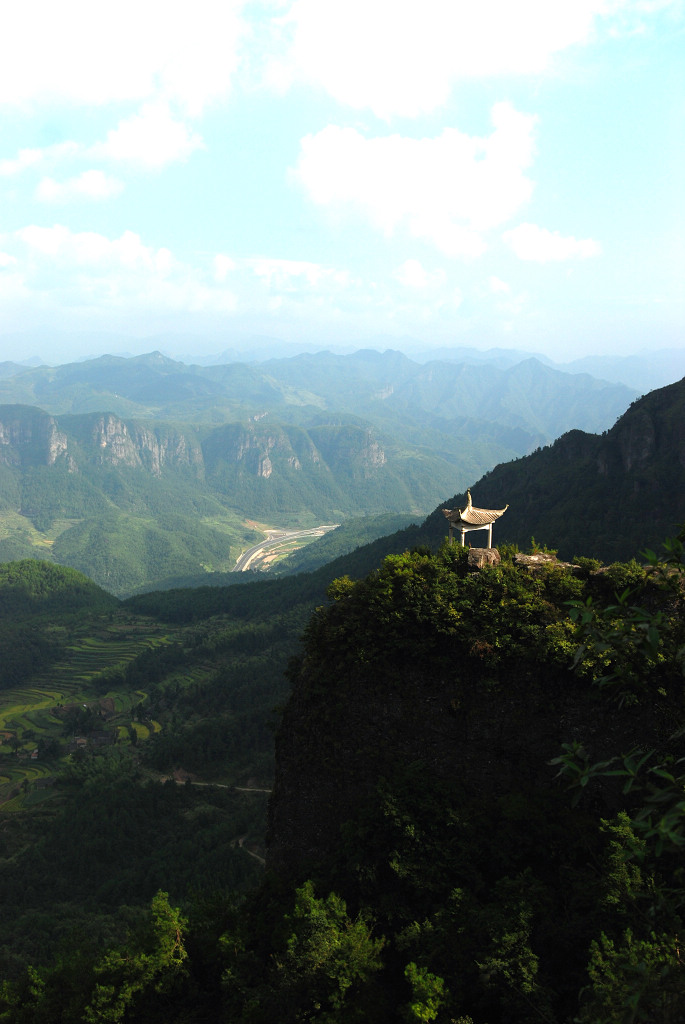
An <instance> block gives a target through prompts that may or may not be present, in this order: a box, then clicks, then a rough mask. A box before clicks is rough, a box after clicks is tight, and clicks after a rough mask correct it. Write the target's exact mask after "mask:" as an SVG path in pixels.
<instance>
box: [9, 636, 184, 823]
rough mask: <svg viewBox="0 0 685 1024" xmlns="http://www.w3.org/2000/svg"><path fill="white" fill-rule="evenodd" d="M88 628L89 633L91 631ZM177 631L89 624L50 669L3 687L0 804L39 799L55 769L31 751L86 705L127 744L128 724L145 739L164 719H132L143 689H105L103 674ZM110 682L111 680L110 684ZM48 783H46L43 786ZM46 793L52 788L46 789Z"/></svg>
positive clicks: (56, 733)
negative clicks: (45, 780)
mask: <svg viewBox="0 0 685 1024" xmlns="http://www.w3.org/2000/svg"><path fill="white" fill-rule="evenodd" d="M86 631H87V632H86ZM173 639H174V636H173V634H171V633H169V632H168V631H164V630H162V628H161V627H159V626H156V625H153V624H150V625H149V626H147V627H141V626H140V624H139V623H133V624H132V623H130V622H122V621H116V620H115V621H114V622H112V623H111V624H110V625H108V626H106V627H101V628H100V629H99V630H98V631H97V633H94V632H93V627H92V624H91V625H90V626H85V627H84V630H83V635H82V636H80V637H79V636H78V635H77V636H76V637H75V638H74V640H73V641H72V643H71V644H70V645H69V646H68V648H67V650H68V656H67V657H66V658H64V659H63V660H61V661H59V662H57V663H55V664H53V665H52V666H51V667H50V669H49V671H46V672H42V673H40V674H39V675H36V676H34V677H33V678H32V679H29V680H27V681H26V682H25V683H23V684H22V685H21V686H16V687H13V688H11V689H7V690H3V691H0V805H2V808H3V811H10V810H13V809H18V808H19V807H21V806H23V805H24V803H25V802H28V801H29V799H32V800H33V799H35V797H36V796H37V794H38V792H43V787H42V786H38V787H37V786H36V783H37V782H38V781H39V780H40V779H45V778H47V777H49V776H50V774H51V769H50V767H49V765H47V764H41V763H40V762H39V761H38V760H36V758H35V756H34V757H33V758H32V754H33V753H34V751H36V749H37V745H38V744H39V743H40V741H41V740H44V741H48V740H51V739H54V740H57V739H59V738H61V737H62V736H63V734H64V725H65V715H66V714H68V713H69V711H71V710H75V709H79V708H87V709H90V710H91V711H94V712H98V713H101V714H102V715H103V716H104V717H105V718H106V719H107V725H108V726H109V727H110V731H111V728H112V727H114V729H115V730H116V734H117V736H118V739H119V741H124V742H128V740H129V738H130V733H129V726H131V727H132V728H133V729H134V730H135V733H136V736H137V740H139V741H144V740H145V739H147V738H148V736H149V735H150V731H151V730H152V731H155V732H156V731H158V730H159V728H160V726H159V723H150V724H149V725H143V724H142V723H131V722H130V713H131V709H132V707H134V706H135V705H137V704H139V703H140V702H141V701H142V700H144V699H145V697H146V694H145V692H144V690H141V689H137V690H135V691H129V692H126V693H118V692H110V691H106V692H103V683H105V680H106V676H105V677H103V673H106V672H107V671H111V670H113V669H115V670H120V669H123V668H125V666H126V665H127V664H128V663H129V662H130V661H132V660H133V659H134V658H135V657H136V655H138V654H140V653H141V652H142V651H144V650H146V649H149V648H150V647H158V646H161V645H163V644H168V643H171V642H172V641H173ZM105 685H106V684H105ZM43 785H44V784H43ZM45 791H46V792H47V787H45Z"/></svg>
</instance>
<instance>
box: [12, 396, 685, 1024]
mask: <svg viewBox="0 0 685 1024" xmlns="http://www.w3.org/2000/svg"><path fill="white" fill-rule="evenodd" d="M683 387H684V382H681V383H680V384H677V385H673V386H671V387H670V388H665V389H662V391H660V392H654V393H652V394H651V395H649V396H647V398H645V399H642V400H641V401H639V402H636V403H635V404H634V405H633V406H632V407H631V408H630V409H629V410H628V412H627V413H626V414H625V415H624V416H623V417H621V419H620V420H619V421H618V422H617V423H616V425H615V426H614V427H613V428H612V429H611V430H609V431H607V432H606V434H604V435H602V436H599V435H586V434H581V433H580V432H578V431H574V432H571V434H568V435H566V436H565V437H563V438H561V439H559V441H557V442H556V443H555V444H553V445H551V446H549V447H548V448H543V449H540V450H539V451H537V452H534V453H533V454H532V455H530V456H527V457H526V458H525V459H521V460H518V461H517V462H514V463H512V464H507V465H504V466H501V467H497V468H496V469H495V470H493V471H492V472H491V473H490V474H487V475H486V477H484V478H483V479H482V480H481V481H480V482H479V483H478V484H477V485H474V488H473V490H474V502H475V503H476V504H478V505H481V506H483V505H485V506H489V507H502V506H503V505H504V504H505V503H506V502H507V501H508V502H509V503H510V508H509V509H508V511H507V513H506V514H505V516H503V517H502V518H501V519H500V520H499V521H498V522H497V524H496V528H495V533H496V536H495V541H496V543H497V544H498V546H499V554H500V556H501V560H500V561H499V562H496V563H495V564H492V565H488V566H485V567H482V568H478V567H477V564H476V562H475V560H474V559H473V558H472V555H471V553H470V551H469V549H468V548H462V547H461V546H460V545H458V544H454V545H448V544H446V543H445V533H446V524H445V519H444V516H443V514H442V509H441V508H438V509H436V510H435V512H434V513H432V514H431V515H430V516H429V517H428V518H427V519H426V520H425V522H424V523H422V524H421V525H409V526H406V527H404V528H403V529H399V530H398V531H397V532H395V533H391V534H389V535H388V536H380V537H379V536H378V533H377V529H378V525H379V524H378V523H376V524H373V523H369V524H368V529H367V528H365V527H364V526H362V525H359V526H353V525H351V524H350V525H349V526H345V527H343V528H342V529H341V530H340V531H339V532H338V531H334V532H332V533H330V534H328V535H327V536H326V537H325V538H323V539H322V540H321V541H318V542H316V543H314V544H312V545H311V547H310V548H309V550H308V551H306V552H303V553H301V554H299V555H297V556H295V557H294V558H293V559H292V562H291V568H292V570H293V571H296V572H298V574H296V575H280V576H276V575H274V576H272V577H269V576H268V575H267V576H266V577H263V576H261V575H258V574H249V573H248V574H242V577H243V580H242V585H240V586H235V585H233V586H204V587H195V588H193V589H184V588H178V587H176V588H172V589H167V590H164V591H158V592H152V593H144V594H139V595H137V596H133V597H129V598H127V599H126V600H124V601H122V600H119V599H117V598H116V597H113V596H112V595H111V593H108V592H107V591H106V590H103V589H101V588H100V587H98V586H97V585H96V584H94V583H93V582H92V581H91V580H89V579H87V578H86V577H85V576H83V575H81V574H80V573H79V572H77V571H75V570H73V569H67V568H65V567H61V566H59V565H55V564H54V563H53V562H51V561H45V560H44V561H35V560H28V559H27V560H23V561H17V562H10V563H9V564H6V565H2V566H0V642H1V643H2V652H3V656H2V661H1V662H0V892H1V896H2V900H3V906H4V912H5V921H6V922H8V921H9V922H11V927H9V928H7V927H6V928H5V929H4V931H3V939H2V941H1V942H0V971H1V973H2V976H3V978H4V979H5V981H4V983H3V984H2V987H1V988H0V1021H4V1022H6V1024H15V1022H16V1024H23V1022H29V1021H30V1022H32V1024H33V1022H34V1021H35V1022H37V1024H53V1022H54V1024H77V1022H78V1024H81V1022H87V1024H92V1022H99V1021H102V1022H123V1024H139V1022H140V1024H143V1022H145V1024H148V1022H150V1024H154V1022H155V1021H164V1022H165V1024H166V1022H169V1024H200V1022H209V1021H212V1022H216V1021H225V1022H226V1024H229V1022H230V1024H241V1022H242V1024H272V1022H273V1021H276V1020H278V1021H282V1022H284V1024H288V1022H291V1021H292V1022H293V1024H294V1022H296V1021H312V1022H315V1021H318V1022H321V1024H333V1022H338V1021H339V1022H342V1021H345V1022H346V1024H347V1022H348V1021H355V1020H356V1021H360V1022H372V1021H373V1022H374V1024H385V1022H387V1024H391V1022H392V1024H395V1022H402V1021H405V1022H407V1021H408V1022H412V1021H428V1022H430V1021H436V1022H437V1024H530V1022H532V1021H546V1022H548V1024H637V1022H653V1024H675V1022H680V1021H681V1020H682V1019H683V1018H684V1017H685V976H684V975H683V967H682V960H681V953H680V945H679V941H680V940H679V936H681V935H682V930H683V920H682V913H683V912H682V907H683V904H684V902H685V880H684V878H683V874H682V866H681V861H682V847H683V846H684V845H685V817H684V814H685V801H684V800H683V787H684V785H685V772H684V771H683V764H685V758H684V757H683V750H682V732H683V729H684V728H685V722H684V720H683V711H684V709H683V685H682V684H683V675H684V669H685V662H684V660H683V652H684V651H685V615H684V612H685V608H684V606H683V602H684V600H685V547H684V544H685V533H682V532H680V533H678V529H679V528H680V527H679V524H682V522H683V520H685V507H684V506H683V495H685V487H684V486H682V479H683V478H682V474H683V470H684V467H685V460H684V458H683V450H682V437H683V434H682V422H683V409H684V405H683V402H684V401H685V394H684V392H683ZM0 468H3V467H0ZM7 469H8V467H7V466H5V467H4V470H7ZM10 469H11V467H10ZM67 476H68V473H65V480H67ZM38 479H39V476H38V475H36V476H35V480H38ZM108 479H109V485H108V486H109V487H110V494H111V495H116V496H117V500H118V501H120V502H121V503H122V507H123V505H126V504H127V503H128V505H129V507H133V506H135V503H136V501H138V498H139V497H140V493H141V492H140V491H139V490H137V488H136V486H133V481H134V477H132V476H131V477H127V476H126V473H122V474H113V475H111V476H110V477H109V478H108ZM12 480H15V476H14V475H13V473H12V472H11V471H10V472H9V475H7V481H8V489H6V491H5V492H4V493H5V495H6V496H9V497H8V500H13V499H12V489H11V486H9V485H11V484H12ZM82 484H83V481H81V484H80V485H79V486H81V487H82ZM67 485H68V486H71V484H68V481H67V482H66V483H65V486H67ZM65 493H66V492H65ZM80 493H82V495H85V493H86V491H85V490H83V488H82V490H81V492H80ZM36 494H37V495H38V494H39V492H38V491H36ZM179 494H183V495H184V497H183V499H182V501H181V503H180V506H179V508H180V509H181V511H182V510H183V508H184V507H186V508H187V510H189V511H190V512H192V507H191V506H192V502H193V501H200V502H202V501H204V500H205V497H203V496H202V495H201V494H199V492H197V493H193V490H192V488H188V489H187V490H186V491H184V492H179ZM171 495H172V491H170V490H168V488H167V487H166V485H165V484H163V483H161V484H160V487H159V489H156V490H155V489H154V488H153V490H152V491H151V492H150V495H149V496H148V497H147V498H146V499H145V500H146V501H148V502H151V503H152V504H155V503H157V505H158V509H157V511H158V512H159V513H160V516H161V517H162V518H160V522H161V521H162V519H163V516H166V517H167V520H166V521H167V522H168V523H169V535H170V537H172V536H173V535H174V533H175V531H176V527H177V526H178V523H175V522H174V520H173V516H174V515H176V514H178V509H177V508H175V509H174V513H173V514H170V511H169V505H170V504H171ZM98 500H100V499H99V498H97V497H96V496H95V494H94V493H93V501H94V502H95V504H97V501H98ZM186 500H187V501H188V502H191V504H189V505H188V506H183V502H184V501H186ZM37 502H38V504H40V501H39V500H38V499H37ZM152 504H149V505H148V506H147V508H148V511H150V510H151V509H152ZM463 504H464V498H463V496H462V495H456V496H455V497H454V498H453V499H451V500H449V501H447V502H445V503H444V505H445V506H446V507H450V508H454V507H460V506H463ZM199 508H200V506H197V508H196V511H198V510H199ZM8 514H9V513H8ZM146 514H147V513H146ZM98 515H100V513H98ZM98 515H96V516H94V523H95V522H96V521H97V518H98ZM388 523H391V524H392V525H390V526H389V528H390V529H392V528H393V526H394V527H395V528H396V527H397V526H399V525H401V523H398V522H397V521H395V520H391V519H390V520H388ZM62 525H64V524H62ZM225 525H226V524H224V527H223V528H225ZM110 526H111V530H112V533H113V534H114V535H116V528H115V524H114V523H111V524H110ZM589 526H591V527H592V529H589ZM78 528H80V529H83V528H84V527H83V526H80V527H78ZM69 532H70V531H68V530H62V533H61V534H60V536H62V537H65V538H66V537H67V536H68V534H69ZM669 532H670V535H671V536H672V537H673V538H674V539H672V540H670V541H668V542H667V543H666V544H665V545H663V544H662V539H663V538H664V537H666V536H668V535H669ZM531 533H534V535H535V537H537V542H532V544H531V536H530V535H531ZM201 536H202V535H201V532H200V531H199V532H198V539H201ZM374 536H375V538H376V539H372V538H373V537H374ZM474 536H476V537H477V536H478V535H471V538H470V539H473V538H474ZM155 538H156V539H155V540H154V542H153V540H152V536H150V537H148V540H147V541H146V545H147V546H145V545H144V546H142V547H141V546H140V545H139V543H138V537H137V535H136V533H135V532H133V533H132V534H131V536H130V544H129V547H130V550H131V553H132V556H133V559H134V560H136V559H137V560H139V561H140V560H142V559H143V558H144V557H145V554H146V552H147V554H149V555H150V557H155V552H157V553H158V554H159V555H160V557H161V554H160V553H162V554H163V550H164V549H163V547H162V548H157V547H156V544H157V543H158V541H159V538H158V535H157V534H155ZM86 539H87V543H88V544H89V545H90V546H91V547H92V548H93V551H94V552H95V553H97V552H98V547H99V541H98V537H97V536H96V535H95V534H91V535H88V536H87V538H86ZM54 540H55V543H57V541H58V540H59V537H55V539H54ZM121 542H122V543H124V544H125V543H126V533H125V531H124V532H123V533H121ZM355 543H358V544H359V546H358V547H357V548H356V549H355V550H350V548H352V547H354V544H355ZM545 544H549V545H553V547H554V548H557V547H558V549H559V552H560V554H561V556H562V557H563V558H564V559H568V561H560V560H559V559H558V558H557V557H556V555H555V553H554V552H553V551H550V550H548V549H546V548H545ZM649 545H651V546H652V547H653V548H654V551H656V552H657V553H656V554H655V553H654V552H652V551H649V550H647V551H645V547H647V546H649ZM317 547H320V550H319V552H318V553H317ZM523 549H526V550H530V551H531V554H530V555H525V554H522V550H523ZM631 556H637V557H638V558H639V561H635V560H634V558H632V557H631ZM616 557H621V558H623V559H629V560H628V561H621V562H615V561H614V558H616ZM330 558H334V560H333V561H328V560H327V559H330ZM602 558H603V559H604V560H605V561H606V562H608V563H610V564H608V565H603V564H602V562H601V560H600V559H602ZM321 563H325V564H321ZM317 565H318V567H316V566H317ZM315 567H316V568H315ZM306 568H312V569H313V571H310V572H303V571H302V570H303V569H306ZM180 578H183V572H181V574H180ZM300 638H302V640H300ZM286 669H287V671H286ZM274 736H275V744H274ZM274 747H275V750H274ZM270 793H271V795H270V796H269V794H270ZM267 801H268V813H267Z"/></svg>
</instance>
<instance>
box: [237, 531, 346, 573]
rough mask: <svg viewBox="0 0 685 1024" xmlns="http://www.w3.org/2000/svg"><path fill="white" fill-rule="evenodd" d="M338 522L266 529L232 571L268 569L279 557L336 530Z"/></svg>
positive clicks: (290, 553) (285, 555)
mask: <svg viewBox="0 0 685 1024" xmlns="http://www.w3.org/2000/svg"><path fill="white" fill-rule="evenodd" d="M339 525H340V524H339V523H333V524H330V525H328V526H315V527H313V528H312V529H308V530H274V529H266V530H265V533H266V540H263V541H261V542H260V543H259V544H254V545H253V546H252V547H251V548H248V549H247V551H244V552H243V553H242V554H241V555H240V557H239V558H238V561H237V562H236V563H235V566H234V567H233V571H234V572H247V571H248V570H249V569H253V570H254V569H261V570H265V569H270V568H271V567H272V566H273V564H274V562H275V561H277V560H278V559H279V558H284V557H287V556H288V555H292V554H294V553H295V552H296V551H299V550H300V548H302V547H303V546H304V545H305V544H307V543H311V542H312V541H314V540H318V538H320V537H323V536H325V534H326V533H328V532H329V531H330V530H336V529H337V528H338V526H339Z"/></svg>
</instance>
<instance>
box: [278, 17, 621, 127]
mask: <svg viewBox="0 0 685 1024" xmlns="http://www.w3.org/2000/svg"><path fill="white" fill-rule="evenodd" d="M634 6H636V4H635V3H632V2H631V0H518V2H517V3H512V2H511V0H479V2H477V3H474V2H473V0H423V2H422V3H421V4H420V5H419V4H416V3H414V2H410V0H296V2H295V3H294V4H293V5H292V7H291V9H290V11H289V12H288V14H287V16H286V17H284V18H283V20H282V30H283V36H284V38H287V39H288V40H289V41H290V51H289V53H288V55H287V56H285V57H284V56H282V55H279V56H278V57H277V58H276V59H275V60H274V62H273V65H272V67H271V69H270V72H269V77H270V79H271V81H272V82H276V83H278V84H280V86H281V87H282V88H283V87H285V86H287V84H289V83H290V82H292V81H296V80H298V79H299V80H304V81H308V82H310V83H315V84H317V85H319V86H320V87H321V88H323V89H324V90H325V91H326V92H327V93H329V95H331V96H332V97H334V98H335V99H336V100H338V101H339V102H340V103H344V104H346V105H348V106H351V107H355V108H357V109H365V108H366V109H371V110H373V111H374V112H375V113H376V114H377V115H378V116H379V117H384V118H389V117H391V116H393V115H402V116H406V117H415V116H417V115H419V114H421V113H425V112H427V111H431V110H434V109H435V108H436V107H438V106H440V105H441V104H443V103H444V102H445V100H446V99H447V97H448V95H449V92H450V90H451V88H452V87H453V85H454V84H455V83H456V82H458V81H459V80H460V79H463V78H483V77H486V76H495V75H505V74H540V73H541V72H543V71H545V70H546V69H547V68H548V67H549V66H550V64H551V62H552V60H553V58H554V56H555V55H556V54H558V53H560V52H561V51H563V50H565V49H567V48H568V47H570V46H573V45H576V44H580V43H587V42H589V41H590V40H591V39H592V38H593V36H594V34H595V32H596V31H597V26H598V21H600V20H601V19H602V18H604V17H606V18H607V19H611V17H613V16H614V15H615V14H616V13H620V12H622V11H623V10H624V9H625V8H631V7H634ZM637 6H639V3H638V4H637Z"/></svg>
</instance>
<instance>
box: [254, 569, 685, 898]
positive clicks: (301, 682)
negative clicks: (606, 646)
mask: <svg viewBox="0 0 685 1024" xmlns="http://www.w3.org/2000/svg"><path fill="white" fill-rule="evenodd" d="M440 557H442V556H440ZM445 557H447V556H445ZM388 562H389V563H391V565H390V568H387V565H388V563H386V566H384V567H383V568H382V569H381V570H380V572H379V573H378V574H377V575H376V576H375V577H369V578H368V580H366V581H362V582H360V583H358V584H355V585H352V584H349V586H348V591H347V593H343V594H342V596H341V597H339V598H338V600H337V601H336V603H335V604H334V605H333V606H332V607H330V608H329V609H327V610H325V611H320V612H319V613H317V617H316V618H315V619H314V620H313V624H312V626H310V629H309V632H308V635H307V640H306V646H305V653H304V656H303V658H302V661H301V663H300V664H299V666H298V668H297V670H296V671H295V672H294V673H293V676H292V679H293V690H292V695H291V697H290V700H289V702H288V705H287V707H286V710H285V713H284V716H283V720H282V725H281V727H280V729H279V732H278V736H277V742H276V765H277V768H276V782H275V787H274V792H273V797H272V800H271V805H270V820H269V847H268V856H267V867H268V868H269V869H271V870H272V871H274V872H275V873H276V874H278V875H279V876H281V877H283V878H286V879H288V880H289V881H296V882H297V881H300V880H302V879H303V878H306V877H308V876H309V875H311V876H312V877H317V878H321V877H326V872H335V871H337V870H342V869H341V867H340V865H341V863H342V862H343V861H345V862H346V863H347V867H346V868H345V869H344V870H345V871H350V870H352V871H353V872H354V871H356V869H354V868H351V867H350V865H354V863H357V862H359V863H361V862H363V861H364V858H365V854H364V852H363V849H362V847H363V844H364V839H363V836H364V834H365V833H364V829H365V828H370V827H371V826H370V824H369V818H368V815H369V808H370V807H371V806H372V805H373V802H374V798H375V797H376V795H377V793H378V790H379V786H389V787H390V788H391V789H392V787H393V785H395V784H397V785H398V786H399V787H400V788H401V783H397V780H398V779H401V777H402V775H403V773H406V772H407V770H408V769H410V768H413V770H415V771H416V772H417V773H418V776H419V778H421V779H423V784H424V785H425V793H426V800H427V802H428V800H429V797H430V794H431V792H432V790H433V788H435V787H438V789H439V791H440V792H442V793H452V794H453V800H454V801H455V804H462V805H464V806H466V805H469V806H470V807H471V808H473V807H476V808H477V807H478V805H495V806H498V807H500V806H501V808H502V811H503V813H504V815H505V817H506V816H507V814H508V813H512V814H514V815H515V814H516V813H517V811H516V807H517V802H519V801H520V800H521V799H522V794H526V793H533V792H535V793H537V794H538V796H539V795H540V794H545V793H546V794H550V797H549V798H550V799H551V800H553V801H559V800H561V801H562V802H563V799H564V798H563V792H562V790H561V789H560V787H559V784H558V783H557V782H556V781H555V771H556V770H555V769H554V768H552V767H551V766H550V761H551V760H552V759H553V758H554V757H557V756H558V755H559V754H560V752H561V750H562V745H563V744H564V743H573V742H575V741H578V742H581V743H582V744H583V746H584V748H585V750H586V751H587V752H588V754H589V757H590V758H591V760H592V759H593V758H594V759H595V760H600V759H602V758H604V757H608V756H611V755H613V754H616V753H619V752H621V751H624V752H625V751H628V750H631V749H633V748H634V747H635V745H636V744H637V743H638V742H640V743H642V742H645V743H646V744H647V746H657V745H658V743H660V742H665V741H666V740H667V737H668V736H669V735H670V732H671V731H672V729H671V724H669V723H671V722H672V711H671V712H669V711H667V710H666V708H665V706H663V707H661V706H659V705H658V704H654V703H653V702H651V701H644V702H641V703H640V704H639V705H638V704H635V706H631V705H630V704H629V702H623V703H619V702H618V701H616V700H610V699H606V700H603V701H600V700H598V693H597V690H596V688H594V687H592V686H591V685H589V684H588V682H587V679H586V680H585V681H584V680H583V678H579V677H578V676H576V675H575V674H574V673H573V671H572V667H571V662H572V655H573V650H574V649H575V647H574V644H573V643H572V642H569V637H570V632H569V633H567V632H565V628H566V627H563V626H562V625H561V623H562V622H563V620H564V619H566V621H567V622H568V621H569V620H568V618H567V616H568V611H567V608H566V606H565V601H566V599H567V598H568V597H569V596H570V595H571V593H572V592H574V590H578V588H579V587H581V586H582V585H581V584H580V583H579V582H578V581H576V582H573V581H574V579H575V578H574V576H573V574H572V573H571V572H570V570H568V569H565V568H564V567H562V566H558V567H556V568H554V569H553V570H548V571H545V572H542V571H541V570H540V569H539V568H534V569H531V568H529V567H520V568H519V567H511V568H508V569H505V570H500V569H495V570H492V569H487V568H486V569H482V570H476V571H475V572H473V571H471V572H468V573H467V574H466V575H465V576H462V578H461V579H459V580H454V581H453V582H450V580H449V579H448V577H447V576H446V574H445V573H444V572H443V571H442V570H441V569H438V570H437V571H436V570H435V569H434V568H431V563H430V561H429V560H427V559H426V558H423V559H422V558H421V556H419V555H416V556H410V555H406V556H399V557H397V556H395V557H394V558H392V559H389V560H388ZM502 573H503V574H502ZM589 585H590V584H587V586H589ZM604 585H605V584H604V583H603V582H602V578H601V574H600V575H599V576H598V578H597V582H596V584H593V586H596V587H600V586H604ZM606 586H607V587H608V589H607V594H609V593H610V591H611V586H610V585H609V584H607V585H606ZM578 592H579V593H580V591H578ZM593 593H594V599H595V600H597V599H598V595H599V594H600V591H599V590H598V591H593ZM569 627H570V623H569ZM557 641H559V643H558V646H557ZM676 699H678V700H679V697H677V698H676ZM398 791H399V790H398ZM603 798H604V799H605V800H606V801H607V803H606V808H605V810H606V814H607V816H610V814H611V813H613V811H612V807H613V805H612V800H613V796H612V794H611V793H609V792H608V791H607V792H605V794H604V797H603ZM541 799H543V798H542V797H541ZM567 799H569V798H567ZM507 808H508V810H507ZM519 810H520V807H519ZM377 824H378V827H379V828H381V827H382V823H380V822H379V823H377ZM351 835H354V836H356V837H357V838H356V840H354V842H357V843H361V847H359V848H358V849H356V850H355V849H354V844H353V843H352V845H351V843H350V838H349V837H350V836H351ZM371 835H372V833H371V832H369V839H370V842H373V840H371ZM343 847H344V852H343ZM386 855H387V856H388V857H389V858H391V857H392V851H386ZM336 865H337V867H336ZM322 873H323V874H322ZM329 878H331V879H332V875H329ZM324 884H325V883H324ZM329 884H332V881H331V882H330V883H329Z"/></svg>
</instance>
